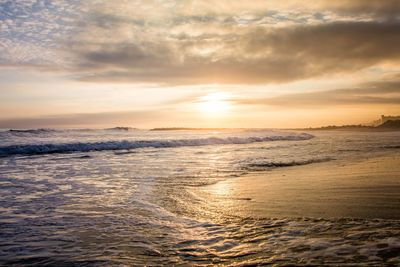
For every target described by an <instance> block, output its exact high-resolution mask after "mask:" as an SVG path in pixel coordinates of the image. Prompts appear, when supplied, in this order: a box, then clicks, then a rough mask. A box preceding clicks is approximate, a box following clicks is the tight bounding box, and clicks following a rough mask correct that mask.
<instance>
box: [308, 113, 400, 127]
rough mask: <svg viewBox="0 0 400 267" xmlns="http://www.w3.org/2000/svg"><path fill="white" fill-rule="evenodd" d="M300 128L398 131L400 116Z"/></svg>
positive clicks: (383, 116)
mask: <svg viewBox="0 0 400 267" xmlns="http://www.w3.org/2000/svg"><path fill="white" fill-rule="evenodd" d="M302 130H355V131H363V130H365V131H400V116H385V115H382V116H381V118H380V119H378V120H376V121H373V122H372V123H370V124H368V125H364V124H350V125H340V126H338V125H328V126H323V127H315V128H313V127H309V128H303V129H302Z"/></svg>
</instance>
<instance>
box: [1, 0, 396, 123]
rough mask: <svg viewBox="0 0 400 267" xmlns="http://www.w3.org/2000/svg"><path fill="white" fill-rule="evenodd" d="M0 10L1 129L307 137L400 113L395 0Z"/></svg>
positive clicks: (19, 5)
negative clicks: (214, 130) (305, 130)
mask: <svg viewBox="0 0 400 267" xmlns="http://www.w3.org/2000/svg"><path fill="white" fill-rule="evenodd" d="M0 9H1V10H3V11H4V12H2V13H1V14H0V29H1V31H0V44H1V45H0V128H37V127H112V126H133V127H141V128H150V127H173V126H182V127H183V126H187V127H240V128H242V127H308V126H321V125H327V124H353V123H357V124H358V123H367V122H370V121H372V120H375V119H376V118H377V117H378V116H380V115H381V114H387V115H390V114H393V115H396V114H399V113H400V71H399V69H400V64H399V58H400V17H399V15H398V14H400V2H399V1H395V0H387V1H378V0H376V1H375V0H351V1H350V0H348V1H346V0H338V1H325V0H322V1H295V0H293V1H274V0H271V1H258V0H255V1H250V2H243V1H227V0H218V1H217V0H203V1H201V0H197V1H196V0H191V1H190V0H187V1H185V0H181V1H178V0H176V1H173V0H160V1H155V0H154V1H152V0H147V1H124V0H119V1H99V0H90V1H85V2H84V3H80V1H57V2H51V3H45V2H43V3H42V2H41V1H30V0H27V1H2V2H0Z"/></svg>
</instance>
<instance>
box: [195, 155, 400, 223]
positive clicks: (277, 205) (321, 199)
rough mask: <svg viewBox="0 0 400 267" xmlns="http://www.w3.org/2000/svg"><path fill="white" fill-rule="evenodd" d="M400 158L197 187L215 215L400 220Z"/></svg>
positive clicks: (309, 168) (282, 170)
mask: <svg viewBox="0 0 400 267" xmlns="http://www.w3.org/2000/svg"><path fill="white" fill-rule="evenodd" d="M399 162H400V155H396V156H378V157H372V158H365V159H359V160H357V161H352V162H346V161H345V160H334V161H330V162H325V163H318V164H311V165H306V166H294V167H288V168H278V169H273V170H271V171H267V172H263V173H253V174H248V175H246V176H243V177H238V178H233V179H226V180H224V181H221V182H218V183H216V184H213V185H209V186H204V187H197V188H194V189H193V190H192V192H193V193H194V194H195V195H197V196H198V197H199V198H201V199H204V200H206V201H205V202H206V203H207V204H208V205H210V206H211V207H213V209H214V211H215V213H216V214H224V215H228V216H240V217H253V218H254V217H256V218H273V217H289V218H290V217H313V218H343V217H349V218H363V219H374V218H379V219H400V164H399Z"/></svg>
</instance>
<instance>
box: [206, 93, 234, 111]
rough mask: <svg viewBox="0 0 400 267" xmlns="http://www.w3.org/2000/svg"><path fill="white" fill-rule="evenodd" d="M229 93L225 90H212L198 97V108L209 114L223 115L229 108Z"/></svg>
mask: <svg viewBox="0 0 400 267" xmlns="http://www.w3.org/2000/svg"><path fill="white" fill-rule="evenodd" d="M229 98H230V97H229V95H228V94H227V93H225V92H213V93H209V94H207V95H205V96H203V97H200V98H199V101H198V104H199V109H200V111H201V112H202V113H204V114H206V115H209V116H211V115H212V116H221V115H224V114H225V113H226V112H227V111H228V110H229V109H230V108H231V103H230V101H229Z"/></svg>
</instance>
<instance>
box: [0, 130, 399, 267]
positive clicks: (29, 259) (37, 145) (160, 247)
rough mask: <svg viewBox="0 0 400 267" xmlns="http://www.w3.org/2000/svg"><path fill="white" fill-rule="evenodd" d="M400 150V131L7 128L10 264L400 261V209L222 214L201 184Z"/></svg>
mask: <svg viewBox="0 0 400 267" xmlns="http://www.w3.org/2000/svg"><path fill="white" fill-rule="evenodd" d="M399 153H400V132H369V133H368V132H328V131H320V132H318V131H313V132H309V133H304V132H298V131H274V130H221V131H146V130H134V129H130V130H126V129H107V130H89V129H81V130H51V129H39V130H26V131H10V130H2V131H0V265H18V266H20V265H24V264H25V265H40V266H43V265H52V266H82V265H83V266H112V265H138V266H140V265H149V266H159V265H181V266H191V265H200V266H203V265H205V266H207V265H212V264H222V265H257V264H276V265H280V264H281V265H285V264H296V265H301V264H303V265H306V264H315V265H319V264H322V263H323V264H327V265H329V264H330V265H332V266H336V265H341V266H343V265H344V264H349V265H351V266H354V265H359V266H368V265H370V266H376V265H381V264H388V265H390V264H392V265H396V264H400V257H399V255H400V224H399V222H400V221H399V220H398V219H399V217H400V215H399V214H393V218H374V217H373V216H371V217H369V218H347V217H346V218H286V217H284V216H282V217H275V218H271V217H270V216H268V214H265V218H252V217H240V216H232V215H223V212H221V214H219V216H213V215H212V214H211V215H210V213H211V212H214V213H215V210H213V211H209V212H208V211H207V210H205V209H207V208H204V207H207V203H204V201H205V200H204V199H201V198H198V197H197V196H196V195H194V194H193V193H191V190H190V189H191V188H193V187H201V186H205V185H210V184H214V183H218V182H219V181H222V180H226V179H235V178H236V177H241V176H245V175H247V174H249V173H265V175H266V177H267V176H268V172H269V171H271V170H275V169H282V170H283V171H284V170H285V168H290V167H292V166H297V167H301V166H302V165H311V164H322V163H324V162H330V161H342V162H352V161H355V160H360V159H362V158H367V157H375V156H376V157H379V156H389V157H390V156H391V155H393V156H396V155H399ZM399 179H400V177H399ZM250 182H251V181H249V183H250ZM338 183H340V181H338ZM200 207H201V208H200ZM221 209H223V207H221Z"/></svg>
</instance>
